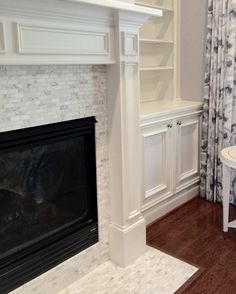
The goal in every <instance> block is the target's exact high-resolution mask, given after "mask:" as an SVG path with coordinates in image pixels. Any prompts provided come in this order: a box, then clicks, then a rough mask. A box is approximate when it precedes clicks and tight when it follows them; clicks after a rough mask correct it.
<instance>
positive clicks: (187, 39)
mask: <svg viewBox="0 0 236 294" xmlns="http://www.w3.org/2000/svg"><path fill="white" fill-rule="evenodd" d="M207 2H208V1H207V0H180V3H181V5H180V8H179V9H180V22H179V38H180V42H179V57H180V61H179V74H180V80H179V83H180V88H179V89H178V92H179V95H180V98H182V99H185V100H195V101H201V100H202V98H203V87H204V71H205V39H206V37H205V36H206V23H207V21H206V18H207Z"/></svg>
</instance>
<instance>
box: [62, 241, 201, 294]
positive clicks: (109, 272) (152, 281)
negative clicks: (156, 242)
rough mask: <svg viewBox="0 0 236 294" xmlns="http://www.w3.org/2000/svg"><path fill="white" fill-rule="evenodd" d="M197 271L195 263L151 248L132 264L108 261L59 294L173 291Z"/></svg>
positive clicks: (117, 293) (150, 293)
mask: <svg viewBox="0 0 236 294" xmlns="http://www.w3.org/2000/svg"><path fill="white" fill-rule="evenodd" d="M197 271H198V268H197V267H195V266H193V265H190V264H188V263H186V262H183V261H181V260H179V259H177V258H175V257H173V256H170V255H168V254H166V253H163V252H162V251H159V250H157V249H154V248H151V247H147V251H146V254H145V255H143V256H142V257H141V258H139V259H138V260H137V261H136V262H135V263H133V264H131V265H129V266H128V267H126V268H120V267H118V266H115V265H114V264H112V263H111V262H110V261H108V262H106V263H104V264H102V265H100V266H99V267H98V268H96V270H94V271H92V272H91V273H89V274H88V275H86V276H85V277H83V278H82V279H80V280H79V281H77V282H75V283H73V284H72V285H70V286H69V287H67V288H65V289H64V290H62V291H60V292H59V294H172V293H175V292H176V290H178V289H179V288H180V287H181V286H182V285H183V284H185V283H186V282H187V281H188V280H189V279H190V278H191V277H192V276H193V275H194V274H196V273H197Z"/></svg>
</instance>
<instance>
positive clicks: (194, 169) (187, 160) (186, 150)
mask: <svg viewBox="0 0 236 294" xmlns="http://www.w3.org/2000/svg"><path fill="white" fill-rule="evenodd" d="M176 143H177V149H176V150H177V154H176V155H177V157H176V190H177V191H179V190H182V189H184V188H186V187H187V186H189V185H191V184H193V182H195V181H198V172H199V162H198V161H199V117H195V118H184V119H182V120H181V121H180V123H179V122H178V123H177V128H176Z"/></svg>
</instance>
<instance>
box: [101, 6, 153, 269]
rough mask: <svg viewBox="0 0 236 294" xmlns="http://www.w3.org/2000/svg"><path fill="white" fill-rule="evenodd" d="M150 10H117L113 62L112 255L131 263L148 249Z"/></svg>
mask: <svg viewBox="0 0 236 294" xmlns="http://www.w3.org/2000/svg"><path fill="white" fill-rule="evenodd" d="M147 18H148V17H147V16H142V15H136V14H134V13H129V12H117V13H116V23H115V27H116V28H115V30H116V32H115V49H116V60H117V63H116V64H115V65H110V66H108V77H107V79H108V105H109V110H108V113H109V122H108V125H109V164H110V195H111V220H110V257H111V260H112V261H113V262H114V263H116V264H119V265H120V266H126V265H128V264H129V263H131V262H133V261H134V260H136V259H137V258H139V257H140V256H141V255H143V254H144V252H145V248H146V223H145V220H144V218H143V216H142V214H141V191H142V159H141V154H142V152H141V135H140V113H139V52H138V51H139V45H138V44H139V40H138V39H139V28H140V26H141V24H143V23H144V22H145V21H146V20H147Z"/></svg>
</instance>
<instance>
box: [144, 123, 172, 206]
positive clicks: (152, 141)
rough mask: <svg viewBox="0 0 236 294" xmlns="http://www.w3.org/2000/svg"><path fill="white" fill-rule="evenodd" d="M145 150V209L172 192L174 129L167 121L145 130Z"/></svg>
mask: <svg viewBox="0 0 236 294" xmlns="http://www.w3.org/2000/svg"><path fill="white" fill-rule="evenodd" d="M142 133H143V151H144V190H145V191H144V197H143V209H147V208H149V207H151V206H153V205H155V204H156V203H158V202H160V201H162V200H163V199H165V198H167V197H169V196H170V195H171V194H172V192H171V190H172V189H171V171H172V168H171V164H172V162H171V153H170V145H171V143H170V141H171V137H172V130H171V129H169V128H167V123H166V122H164V123H159V124H156V125H155V126H154V127H150V128H147V129H144V130H143V132H142Z"/></svg>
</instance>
